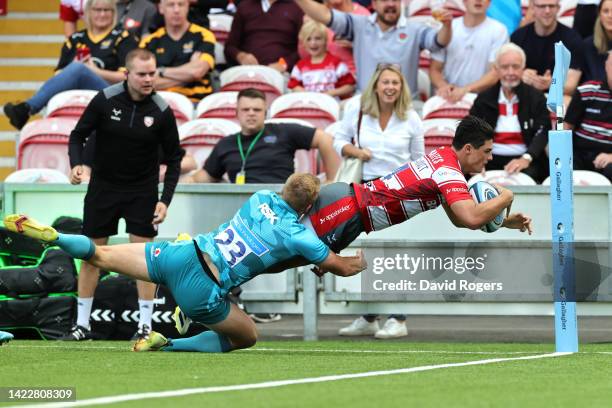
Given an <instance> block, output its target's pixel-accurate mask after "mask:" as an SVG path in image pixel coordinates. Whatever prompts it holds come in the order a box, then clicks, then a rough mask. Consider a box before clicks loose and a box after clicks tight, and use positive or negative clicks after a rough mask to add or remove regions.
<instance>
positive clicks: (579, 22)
mask: <svg viewBox="0 0 612 408" xmlns="http://www.w3.org/2000/svg"><path fill="white" fill-rule="evenodd" d="M600 3H601V1H600V0H578V1H577V4H576V11H575V12H574V24H573V26H572V28H573V29H574V30H576V32H577V33H578V34H580V36H581V37H582V38H587V37H590V36H592V35H593V27H595V20H596V19H597V15H598V10H597V5H598V4H600Z"/></svg>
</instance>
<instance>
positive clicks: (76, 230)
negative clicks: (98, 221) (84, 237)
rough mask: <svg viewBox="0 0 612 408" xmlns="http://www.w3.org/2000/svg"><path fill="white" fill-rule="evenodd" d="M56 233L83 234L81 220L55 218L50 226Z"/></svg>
mask: <svg viewBox="0 0 612 408" xmlns="http://www.w3.org/2000/svg"><path fill="white" fill-rule="evenodd" d="M51 226H52V227H53V228H55V229H56V230H57V232H61V233H63V234H81V233H82V232H83V220H81V219H80V218H76V217H68V216H64V215H63V216H61V217H57V218H56V219H55V221H53V224H51Z"/></svg>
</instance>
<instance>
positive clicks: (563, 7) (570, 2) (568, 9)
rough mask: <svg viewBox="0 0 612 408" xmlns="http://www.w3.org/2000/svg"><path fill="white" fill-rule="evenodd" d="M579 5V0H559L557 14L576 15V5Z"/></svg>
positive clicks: (564, 15) (559, 15)
mask: <svg viewBox="0 0 612 408" xmlns="http://www.w3.org/2000/svg"><path fill="white" fill-rule="evenodd" d="M577 5H578V1H577V0H561V1H560V2H559V12H558V13H557V16H558V17H559V18H561V17H570V16H571V17H574V14H576V6H577Z"/></svg>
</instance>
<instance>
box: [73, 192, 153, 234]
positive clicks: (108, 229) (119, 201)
mask: <svg viewBox="0 0 612 408" xmlns="http://www.w3.org/2000/svg"><path fill="white" fill-rule="evenodd" d="M158 201H159V199H158V192H157V189H156V188H155V189H147V190H143V191H121V190H116V189H112V188H109V187H108V186H106V185H100V184H99V183H96V182H94V183H90V184H89V188H88V189H87V195H85V205H84V208H83V235H85V236H88V237H90V238H104V237H110V236H112V235H116V234H117V225H118V223H119V219H120V218H123V219H124V220H125V224H126V228H125V230H126V232H127V233H129V234H134V235H138V236H141V237H147V238H153V237H155V236H157V230H156V229H155V228H154V226H153V224H151V222H152V221H153V212H154V211H155V206H156V204H157V202H158Z"/></svg>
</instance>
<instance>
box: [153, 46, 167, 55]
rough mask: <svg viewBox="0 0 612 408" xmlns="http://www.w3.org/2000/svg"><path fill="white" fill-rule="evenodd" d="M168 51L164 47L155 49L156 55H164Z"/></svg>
mask: <svg viewBox="0 0 612 408" xmlns="http://www.w3.org/2000/svg"><path fill="white" fill-rule="evenodd" d="M164 52H166V50H165V49H164V48H163V47H159V48H156V49H155V53H156V54H163V53H164Z"/></svg>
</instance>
